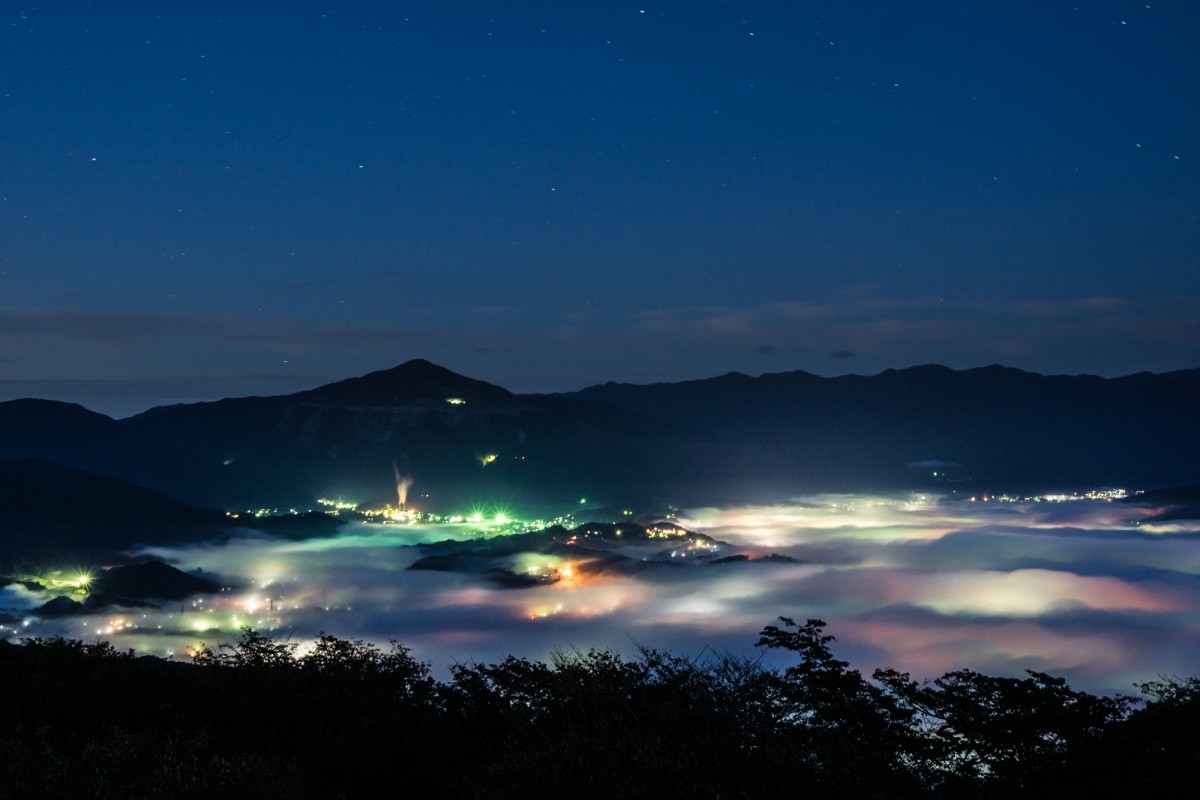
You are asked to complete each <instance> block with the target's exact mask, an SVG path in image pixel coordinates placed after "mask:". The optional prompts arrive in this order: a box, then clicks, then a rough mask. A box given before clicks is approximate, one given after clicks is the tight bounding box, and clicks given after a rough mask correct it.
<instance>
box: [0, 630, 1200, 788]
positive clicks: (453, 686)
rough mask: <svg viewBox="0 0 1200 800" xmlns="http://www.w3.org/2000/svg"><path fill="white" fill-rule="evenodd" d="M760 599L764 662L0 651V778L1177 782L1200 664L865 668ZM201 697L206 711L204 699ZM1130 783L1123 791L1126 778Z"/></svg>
mask: <svg viewBox="0 0 1200 800" xmlns="http://www.w3.org/2000/svg"><path fill="white" fill-rule="evenodd" d="M825 627H826V626H825V623H824V622H823V621H821V620H817V619H809V620H807V621H806V622H804V623H797V622H796V621H794V620H792V619H790V618H786V617H781V618H780V619H779V620H778V621H777V624H771V625H767V626H766V627H764V628H763V630H762V631H761V634H760V638H759V641H758V644H759V645H760V646H762V647H765V648H768V649H774V650H781V651H784V652H786V653H789V654H791V655H792V656H793V657H794V659H795V661H794V663H792V664H791V665H789V666H787V667H786V668H784V669H782V670H775V669H768V668H766V667H764V666H762V664H761V663H760V662H759V661H753V660H750V661H747V660H742V659H737V658H734V657H731V656H729V655H725V656H717V655H712V656H708V657H704V658H694V657H681V656H677V655H672V654H670V653H665V652H660V651H657V650H653V649H649V648H642V649H641V652H640V655H639V656H638V657H637V658H633V659H626V658H623V657H622V656H620V655H617V654H615V653H612V652H608V651H588V652H569V653H560V654H558V655H556V656H555V657H554V658H553V659H551V661H550V663H544V662H539V661H531V660H528V659H524V658H518V657H515V656H509V657H508V658H506V659H504V660H503V661H501V662H499V663H495V664H479V663H470V664H455V665H453V666H452V667H451V668H450V670H449V678H448V679H447V680H438V679H435V678H434V677H433V676H432V674H431V672H430V668H429V665H428V664H425V663H422V662H420V661H418V660H416V659H415V658H413V657H412V655H411V653H410V652H409V651H408V649H407V648H405V647H404V646H403V645H401V644H399V643H393V644H392V646H391V648H390V649H389V650H386V651H384V650H380V649H379V648H377V647H375V646H373V645H370V644H367V643H365V642H361V641H354V640H345V639H338V638H336V637H333V636H328V635H322V636H320V637H319V638H318V640H317V641H316V642H315V643H313V644H312V645H311V646H310V647H306V648H303V649H302V648H301V647H300V643H298V642H292V641H288V640H281V639H275V638H271V637H269V636H265V635H263V634H261V633H259V632H257V631H254V630H250V629H246V630H244V631H243V633H242V635H241V636H240V638H239V639H238V640H237V641H235V642H231V643H225V644H221V645H219V646H217V647H216V648H215V649H214V648H211V647H201V648H200V649H199V650H198V651H196V652H194V653H193V661H194V665H188V664H183V663H178V662H168V661H162V660H159V659H155V658H148V657H141V658H139V657H136V655H135V654H134V653H133V652H132V651H127V652H121V651H118V650H116V649H115V648H113V647H112V646H111V645H109V644H107V643H104V642H97V643H94V644H86V643H82V642H79V641H73V640H62V639H30V640H26V641H25V642H24V644H23V645H21V646H16V645H10V644H3V645H0V693H2V694H0V707H3V708H4V709H5V717H6V721H7V723H8V724H7V725H6V726H5V727H4V729H3V730H2V731H0V746H2V747H3V748H4V752H5V753H6V754H8V755H7V756H6V759H5V762H4V765H3V767H0V794H4V795H15V796H43V797H59V796H63V797H65V796H68V795H70V796H81V795H82V796H122V797H158V796H164V795H166V794H172V795H179V794H183V795H184V796H200V795H201V794H206V793H209V792H212V791H214V790H216V791H225V792H229V793H231V795H230V796H258V797H332V796H342V797H367V796H375V795H376V794H377V787H378V782H379V776H380V771H381V770H383V769H387V770H388V771H389V774H391V775H393V776H394V780H396V781H398V782H399V783H398V784H397V785H398V787H403V789H404V790H405V792H406V793H410V794H414V795H418V796H424V797H530V796H549V794H550V793H558V792H562V793H566V794H569V795H570V796H577V797H606V798H610V797H727V796H732V797H743V796H744V797H795V796H804V797H810V796H811V797H914V798H917V797H930V798H932V797H993V796H995V797H1013V796H1027V797H1030V796H1036V797H1092V796H1096V795H1097V794H1099V795H1102V796H1132V794H1133V793H1134V792H1135V791H1136V792H1137V793H1139V794H1140V793H1145V792H1156V793H1159V794H1162V795H1166V796H1183V794H1184V787H1185V786H1193V785H1194V783H1193V782H1194V781H1195V779H1196V777H1197V776H1198V775H1200V757H1198V756H1197V755H1196V753H1195V752H1194V750H1193V749H1192V748H1190V747H1189V746H1188V745H1187V744H1186V742H1189V741H1190V738H1189V737H1188V736H1186V735H1184V734H1185V733H1186V732H1187V731H1189V730H1194V729H1195V726H1196V724H1197V723H1198V722H1200V681H1197V680H1196V679H1191V680H1187V681H1179V680H1173V681H1160V682H1155V683H1150V684H1144V685H1141V686H1140V687H1139V688H1140V690H1141V692H1142V693H1143V696H1144V699H1142V700H1134V699H1132V698H1129V697H1100V696H1095V695H1091V694H1088V693H1086V692H1079V691H1076V690H1074V689H1072V688H1071V687H1069V686H1068V685H1067V684H1066V682H1065V681H1064V680H1062V679H1061V678H1055V677H1053V676H1050V675H1046V674H1043V673H1038V672H1028V673H1027V676H1026V677H1024V678H1014V677H995V676H988V675H983V674H980V673H977V672H973V671H971V670H958V671H955V672H950V673H947V674H946V675H943V676H942V677H940V678H937V679H936V680H933V681H929V682H926V683H917V682H914V681H912V680H911V679H910V678H909V676H908V675H906V674H901V673H897V672H895V671H893V670H877V671H876V672H875V673H874V674H873V675H872V677H871V678H869V679H868V678H865V677H864V676H863V675H862V674H860V673H859V672H858V671H856V670H852V669H850V668H849V666H848V664H847V663H846V662H844V661H840V660H838V659H836V658H835V657H834V656H833V653H832V650H831V645H832V644H833V643H834V638H833V637H832V636H831V635H829V634H827V633H826V632H825ZM214 710H217V713H214ZM1126 793H1128V794H1126Z"/></svg>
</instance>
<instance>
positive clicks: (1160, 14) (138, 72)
mask: <svg viewBox="0 0 1200 800" xmlns="http://www.w3.org/2000/svg"><path fill="white" fill-rule="evenodd" d="M1198 34H1200V4H1197V3H1195V2H1151V3H1149V4H1148V5H1147V4H1146V3H1143V2H1123V1H1118V0H1110V1H1108V2H1085V1H1084V0H1076V1H1075V2H1073V3H1072V2H1065V1H1063V2H1060V1H1059V0H1011V1H1009V2H993V3H979V2H969V3H964V2H953V3H952V2H932V1H930V0H915V1H914V2H908V3H893V2H882V0H881V1H880V2H839V3H826V2H802V1H801V0H795V1H794V2H758V3H751V2H732V1H731V2H723V3H722V2H698V1H695V0H689V1H688V2H682V1H680V2H674V3H662V2H646V3H621V2H611V3H609V2H606V3H590V4H584V3H568V2H524V3H516V2H492V3H484V2H460V3H449V2H446V3H442V2H436V3H435V2H425V3H385V2H373V3H367V2H360V3H344V2H330V3H324V4H313V3H308V2H287V3H282V2H280V3H269V2H261V3H246V2H237V3H232V2H229V3H226V2H205V3H200V2H195V3H180V2H169V3H167V2H163V3H99V2H96V3H82V2H60V3H46V4H39V5H37V6H23V5H19V4H15V3H5V4H4V5H3V7H2V9H0V399H8V398H12V397H20V396H28V395H34V396H41V397H52V398H58V399H68V400H73V401H79V402H83V403H84V404H85V405H88V406H89V407H91V408H95V409H97V410H100V411H105V412H106V413H113V414H117V415H124V414H128V413H133V412H136V411H138V410H141V409H144V408H146V407H149V406H151V405H154V404H156V403H161V402H177V401H181V400H194V399H210V398H216V397H220V396H224V395H242V394H251V393H280V392H284V391H292V390H296V389H300V388H307V387H309V386H312V385H316V384H317V383H322V382H326V381H330V380H335V379H339V378H343V377H349V376H351V375H356V374H361V373H363V372H367V371H370V370H375V369H383V368H387V367H390V366H393V365H395V364H397V363H400V362H402V361H405V360H407V359H410V358H416V357H422V358H428V359H430V360H432V361H436V362H438V363H441V364H443V365H445V366H447V367H449V368H451V369H454V370H456V371H459V372H463V373H465V374H469V375H471V376H473V377H478V378H482V379H485V380H489V381H493V382H496V383H499V384H501V385H504V386H506V387H508V388H510V389H514V390H521V391H551V390H569V389H576V388H581V387H583V386H585V385H588V384H590V383H595V382H599V381H604V380H610V379H615V380H627V381H636V382H650V381H655V380H679V379H684V378H699V377H707V376H711V375H715V374H719V373H722V372H726V371H729V370H739V371H742V372H747V373H750V374H759V373H762V372H778V371H785V370H792V369H805V370H809V371H812V372H816V373H819V374H825V375H833V374H843V373H847V372H858V373H873V372H877V371H879V370H882V369H886V368H889V367H897V368H898V367H905V366H910V365H913V364H921V363H930V362H936V363H943V364H947V365H949V366H952V367H958V368H962V367H972V366H981V365H985V364H989V363H995V362H999V363H1003V364H1007V365H1010V366H1015V367H1021V368H1025V369H1031V370H1036V371H1040V372H1054V373H1071V374H1076V373H1082V372H1091V373H1097V374H1102V375H1121V374H1128V373H1131V372H1136V371H1139V370H1147V369H1148V370H1154V371H1161V370H1170V369H1180V368H1187V367H1197V366H1200V170H1198V168H1197V166H1198V164H1200V147H1198V145H1200V48H1197V46H1196V41H1197V35H1198Z"/></svg>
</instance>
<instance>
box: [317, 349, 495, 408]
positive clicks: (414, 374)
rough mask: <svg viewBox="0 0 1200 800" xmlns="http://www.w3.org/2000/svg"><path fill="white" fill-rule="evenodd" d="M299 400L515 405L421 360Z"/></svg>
mask: <svg viewBox="0 0 1200 800" xmlns="http://www.w3.org/2000/svg"><path fill="white" fill-rule="evenodd" d="M298 396H300V397H302V398H304V399H305V400H309V401H316V402H319V403H336V404H352V405H365V406H395V405H433V406H441V405H444V404H446V403H453V404H458V403H459V402H460V401H461V404H465V405H468V406H484V407H486V408H495V407H496V406H511V405H515V404H516V398H515V397H514V395H513V394H512V393H511V392H509V391H508V390H507V389H503V388H501V387H499V386H495V385H493V384H490V383H487V382H486V381H480V380H475V379H474V378H468V377H466V376H465V375H459V374H458V373H457V372H452V371H451V370H448V369H446V368H445V367H442V366H439V365H437V364H434V363H433V362H431V361H426V360H425V359H423V358H414V359H412V360H411V361H405V362H404V363H403V364H398V365H397V366H395V367H392V368H391V369H385V370H379V371H377V372H370V373H367V374H366V375H363V376H361V377H358V378H349V379H347V380H343V381H337V382H336V383H329V384H326V385H324V386H318V387H317V388H316V389H311V390H309V391H307V392H301V393H300V395H298Z"/></svg>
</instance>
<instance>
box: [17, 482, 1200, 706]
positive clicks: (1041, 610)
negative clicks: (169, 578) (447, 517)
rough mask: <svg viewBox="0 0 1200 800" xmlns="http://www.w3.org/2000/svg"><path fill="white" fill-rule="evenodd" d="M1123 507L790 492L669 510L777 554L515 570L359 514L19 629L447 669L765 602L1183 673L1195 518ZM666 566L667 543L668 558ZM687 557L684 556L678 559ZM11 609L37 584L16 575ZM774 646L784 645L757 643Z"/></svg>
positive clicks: (687, 625) (766, 612)
mask: <svg viewBox="0 0 1200 800" xmlns="http://www.w3.org/2000/svg"><path fill="white" fill-rule="evenodd" d="M1153 513H1154V510H1153V509H1150V510H1147V509H1141V508H1137V507H1132V506H1129V505H1126V504H1121V503H1106V502H1095V501H1075V502H1065V503H1032V502H1022V503H995V502H991V503H982V502H976V503H970V502H965V501H956V500H949V499H946V498H943V497H938V496H934V495H925V496H921V495H911V496H902V497H866V496H854V495H822V496H813V497H805V498H800V499H798V500H797V502H795V503H794V504H791V505H774V506H764V507H745V508H730V509H715V508H705V509H694V510H691V511H689V512H687V513H685V514H683V515H682V518H681V519H680V523H681V524H682V525H684V526H685V527H686V528H688V529H690V530H693V531H697V532H700V533H704V534H707V535H708V536H711V537H713V538H714V539H717V540H721V541H724V542H727V543H728V544H729V546H728V547H722V548H720V549H719V550H718V551H716V552H715V553H713V554H712V555H714V556H716V557H720V556H724V555H728V554H730V553H744V554H747V555H750V556H751V557H752V558H761V557H763V556H766V555H768V554H778V555H784V556H788V557H790V559H792V560H790V561H784V560H777V561H761V562H755V561H738V562H725V563H717V564H714V563H708V561H707V560H705V559H704V558H699V559H698V558H697V555H706V553H704V552H700V551H697V552H694V553H693V552H689V553H688V555H687V557H686V558H683V557H681V558H680V559H679V561H680V563H678V564H675V563H666V564H663V563H658V564H655V563H653V562H647V563H641V562H638V561H637V559H636V558H635V560H634V566H633V568H629V567H628V566H627V567H626V568H625V569H616V568H612V566H611V565H610V564H607V563H602V562H600V561H597V560H596V559H595V558H593V557H591V556H589V555H587V554H586V553H581V554H580V556H579V557H572V558H566V557H563V556H560V555H549V554H546V553H513V554H512V555H511V557H507V560H506V561H505V562H504V563H505V564H506V566H507V567H508V568H510V569H511V570H512V574H514V575H518V576H525V577H527V578H528V579H529V583H528V585H525V586H523V588H517V587H514V586H512V585H501V584H499V583H497V582H495V581H493V580H491V579H489V576H488V575H487V574H481V573H470V572H463V573H457V572H438V571H432V570H417V571H414V570H409V569H407V567H409V566H410V565H411V564H413V562H414V561H416V560H417V559H418V558H420V557H421V556H422V555H423V553H422V552H421V551H420V550H419V549H418V548H416V547H411V546H409V545H414V544H420V543H426V542H433V541H438V540H444V539H448V538H466V537H471V536H477V534H476V533H475V532H474V531H473V529H471V528H470V527H469V526H457V527H455V526H440V525H432V524H430V525H416V526H395V525H392V526H380V525H356V526H353V527H349V528H347V529H345V530H344V532H343V533H342V534H341V535H339V536H337V537H332V538H327V539H312V540H307V541H300V542H295V541H280V540H274V539H268V538H263V537H261V536H254V535H249V534H248V535H247V536H245V537H244V538H234V539H231V540H229V541H227V542H224V543H208V544H197V545H195V546H191V547H184V548H177V549H168V548H158V549H154V550H150V551H146V552H147V554H149V555H155V556H158V557H161V558H164V559H166V560H168V561H170V562H172V563H174V564H175V565H177V566H178V567H180V568H181V569H185V570H191V569H197V568H199V569H202V570H204V572H205V573H206V574H214V575H218V576H221V577H222V578H223V579H224V581H225V583H226V584H227V585H228V587H229V589H228V590H227V591H223V592H220V593H218V594H215V595H212V596H209V597H204V598H193V599H192V600H189V601H187V602H185V603H174V604H162V606H161V607H160V608H159V609H137V610H130V611H129V612H128V613H124V614H122V615H120V616H121V618H122V623H121V624H120V625H113V624H111V621H110V619H109V618H111V617H114V615H113V614H111V613H108V612H105V613H104V614H93V615H86V616H81V617H70V618H64V619H43V620H37V621H36V622H35V623H34V624H32V625H30V626H28V628H29V629H28V630H25V631H23V633H24V634H25V635H52V634H55V633H61V634H64V635H68V636H74V637H79V638H85V639H88V638H95V637H101V638H108V639H110V640H112V641H113V642H114V643H115V644H117V645H118V646H121V647H126V646H129V647H135V648H137V649H138V650H140V651H143V652H149V653H154V654H158V655H163V654H167V653H185V652H186V651H187V648H189V647H196V646H197V645H198V644H199V643H200V642H201V641H203V642H205V643H207V644H209V645H213V644H216V643H219V642H220V641H228V640H231V639H232V638H234V637H235V636H236V634H237V629H238V628H239V627H241V626H252V627H255V628H259V629H262V630H267V631H272V632H274V633H276V634H278V635H283V636H290V637H292V638H293V639H295V640H300V641H306V640H311V639H312V638H313V637H315V636H316V635H317V633H319V632H321V631H326V632H329V633H332V634H334V635H338V636H345V637H353V638H362V639H367V640H370V641H374V642H378V643H380V644H386V643H387V641H388V640H391V639H396V640H399V641H402V642H404V643H405V644H407V645H409V646H410V647H412V649H413V651H414V653H415V654H417V655H418V656H419V657H421V658H424V659H427V660H429V661H431V662H433V664H434V667H435V669H445V668H447V667H448V666H449V665H450V664H451V663H454V662H455V661H469V660H498V659H500V658H503V657H504V656H505V655H508V654H510V653H511V654H516V655H523V656H529V657H534V658H541V657H546V656H547V655H549V654H550V653H552V652H554V651H556V650H562V649H570V648H589V647H600V648H614V649H618V650H621V651H624V652H631V651H632V649H633V648H634V647H635V644H636V643H640V644H645V645H648V646H651V647H655V648H659V649H668V650H673V651H676V652H680V653H681V654H688V653H690V654H695V653H698V652H701V651H702V650H704V649H705V648H712V649H714V650H716V651H718V652H721V651H729V652H733V653H751V652H753V643H754V641H755V640H756V639H757V633H758V631H759V630H760V629H761V628H762V627H763V626H764V625H766V624H769V623H770V622H772V621H773V620H774V619H775V618H776V617H777V616H779V615H786V616H790V617H793V618H797V619H803V618H807V617H820V618H822V619H825V620H827V621H828V622H829V623H830V627H829V630H830V632H832V633H833V634H834V635H835V636H836V637H837V638H838V645H837V652H838V653H839V654H840V655H843V656H844V657H847V658H849V659H850V660H851V661H852V663H853V664H854V665H855V666H857V667H859V668H861V669H864V670H866V671H869V670H871V669H872V668H874V667H896V668H898V669H902V670H908V671H910V672H912V673H913V676H914V677H917V678H927V677H934V676H936V675H939V674H941V673H943V672H946V671H949V670H952V669H958V668H965V667H969V668H972V669H977V670H980V671H984V672H987V671H992V672H998V673H1004V674H1019V673H1020V671H1021V670H1022V669H1026V668H1029V669H1038V670H1043V671H1048V672H1051V673H1055V674H1063V675H1065V676H1067V677H1068V678H1070V679H1071V680H1072V681H1073V682H1076V683H1077V684H1079V685H1081V686H1083V687H1085V688H1093V689H1099V690H1105V691H1112V690H1124V691H1128V690H1129V689H1130V682H1131V681H1133V680H1147V679H1153V678H1155V677H1156V676H1157V675H1159V674H1160V673H1164V672H1165V673H1177V674H1184V675H1188V674H1193V673H1196V672H1200V613H1198V612H1200V552H1197V551H1198V549H1200V548H1197V547H1196V543H1197V539H1198V538H1200V522H1197V523H1189V522H1186V521H1184V522H1180V521H1175V522H1171V523H1169V524H1157V523H1153V522H1152V521H1151V516H1152V515H1153ZM668 561H669V562H672V561H674V559H668ZM684 562H686V563H684ZM4 592H5V594H4V596H3V599H4V601H5V604H6V606H7V607H8V608H9V609H10V613H12V610H13V609H16V610H17V611H19V612H22V613H25V612H27V610H28V609H30V608H33V607H35V606H36V605H37V603H39V602H42V601H44V598H39V596H38V595H37V593H36V592H31V591H29V590H27V589H25V588H22V587H19V586H10V587H8V588H7V589H5V590H4ZM764 658H765V659H766V661H767V662H768V663H783V661H780V659H786V654H781V653H776V652H772V653H768V654H764Z"/></svg>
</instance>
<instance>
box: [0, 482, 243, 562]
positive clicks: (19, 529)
mask: <svg viewBox="0 0 1200 800" xmlns="http://www.w3.org/2000/svg"><path fill="white" fill-rule="evenodd" d="M229 527H230V524H229V521H228V519H227V518H226V516H225V515H224V513H222V512H219V511H213V510H209V509H200V508H194V507H192V506H189V505H187V504H185V503H181V502H179V501H178V500H174V499H172V498H170V497H167V496H166V495H164V494H162V493H160V492H156V491H154V490H152V489H145V488H143V487H141V486H137V485H135V484H132V483H130V482H129V481H125V480H121V479H119V478H111V477H108V476H106V475H96V474H93V473H90V472H85V471H83V470H78V469H73V468H71V467H64V466H62V465H60V464H54V463H51V462H49V461H40V460H35V459H21V460H10V459H0V563H3V562H4V561H5V560H6V559H10V558H14V557H22V558H37V557H40V556H48V555H53V556H55V557H58V558H61V557H62V556H65V555H71V556H75V557H76V558H79V559H81V560H82V561H84V562H85V563H86V562H87V561H88V560H90V559H91V558H93V557H99V556H107V557H111V556H112V554H114V553H116V552H118V551H120V550H123V549H126V548H129V547H133V546H134V545H135V544H171V543H176V542H181V541H187V540H190V539H196V538H201V537H204V536H214V535H216V534H217V533H218V532H220V531H222V530H224V529H226V528H229Z"/></svg>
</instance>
